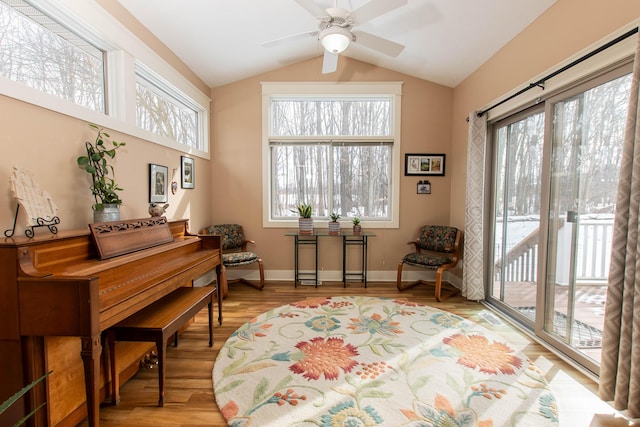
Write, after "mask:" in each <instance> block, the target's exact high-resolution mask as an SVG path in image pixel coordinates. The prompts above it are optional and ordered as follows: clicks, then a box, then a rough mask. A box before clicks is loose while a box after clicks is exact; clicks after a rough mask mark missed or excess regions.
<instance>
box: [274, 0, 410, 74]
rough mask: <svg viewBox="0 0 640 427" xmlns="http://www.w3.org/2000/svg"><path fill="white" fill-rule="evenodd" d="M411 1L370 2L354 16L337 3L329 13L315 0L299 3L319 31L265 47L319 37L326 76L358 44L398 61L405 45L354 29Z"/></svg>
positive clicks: (382, 0) (278, 41) (353, 12)
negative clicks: (341, 57)
mask: <svg viewBox="0 0 640 427" xmlns="http://www.w3.org/2000/svg"><path fill="white" fill-rule="evenodd" d="M407 1H408V0H370V1H369V2H368V3H366V4H364V5H362V6H361V7H359V8H358V9H355V10H354V11H352V12H350V11H348V10H346V9H343V8H340V7H338V2H337V0H336V1H335V2H334V7H330V8H328V9H326V10H324V9H322V8H321V7H320V6H318V5H317V4H315V3H314V1H313V0H295V2H296V3H298V4H299V5H300V6H302V7H303V8H304V9H305V10H306V11H307V12H309V13H310V14H311V15H313V16H314V17H316V18H317V19H318V28H319V29H318V30H315V31H308V32H304V33H300V34H293V35H291V36H287V37H284V38H281V39H277V40H272V41H269V42H266V43H263V44H262V45H263V46H265V47H271V46H276V45H278V44H280V43H284V42H288V41H291V40H295V39H302V38H307V37H317V38H318V40H320V42H321V43H322V46H323V47H324V59H323V61H322V73H324V74H327V73H333V72H334V71H336V68H337V67H338V55H339V54H340V53H342V52H344V50H345V49H346V48H347V47H349V45H350V44H351V43H357V44H359V45H361V46H364V47H366V48H369V49H372V50H375V51H378V52H380V53H383V54H385V55H389V56H392V57H396V56H398V55H400V52H402V50H403V49H404V46H403V45H401V44H398V43H395V42H392V41H391V40H387V39H385V38H382V37H378V36H376V35H373V34H370V33H367V32H365V31H360V30H353V28H354V27H356V26H357V25H360V24H363V23H365V22H367V21H369V20H371V19H373V18H376V17H378V16H380V15H383V14H385V13H387V12H390V11H392V10H394V9H397V8H399V7H400V6H404V5H405V4H407Z"/></svg>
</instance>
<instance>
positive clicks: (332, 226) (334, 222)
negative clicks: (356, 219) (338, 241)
mask: <svg viewBox="0 0 640 427" xmlns="http://www.w3.org/2000/svg"><path fill="white" fill-rule="evenodd" d="M329 216H330V217H331V221H330V222H329V234H340V223H339V222H338V220H339V219H340V215H338V214H337V213H336V212H333V213H332V214H330V215H329Z"/></svg>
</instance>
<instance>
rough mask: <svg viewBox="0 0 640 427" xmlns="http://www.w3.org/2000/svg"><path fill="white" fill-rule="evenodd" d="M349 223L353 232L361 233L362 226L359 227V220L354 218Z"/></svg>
mask: <svg viewBox="0 0 640 427" xmlns="http://www.w3.org/2000/svg"><path fill="white" fill-rule="evenodd" d="M351 222H352V223H353V232H354V233H360V231H362V226H361V225H360V218H358V217H357V216H356V217H354V218H353V219H352V220H351Z"/></svg>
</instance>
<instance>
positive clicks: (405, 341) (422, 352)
mask: <svg viewBox="0 0 640 427" xmlns="http://www.w3.org/2000/svg"><path fill="white" fill-rule="evenodd" d="M213 384H214V392H215V396H216V401H217V404H218V407H219V408H220V410H221V412H222V415H223V416H224V418H225V419H226V420H227V423H228V424H229V425H230V426H238V427H239V426H260V427H265V426H270V427H285V426H309V427H310V426H316V427H317V426H320V427H333V426H341V427H356V426H412V427H417V426H424V427H426V426H460V427H462V426H465V427H466V426H480V427H490V426H536V427H537V426H557V425H558V411H557V406H556V399H555V397H554V395H553V393H552V392H551V390H550V389H549V384H548V383H547V381H546V380H545V378H544V377H543V375H542V373H541V372H540V371H539V370H538V369H537V368H536V366H535V365H534V364H533V363H532V362H531V361H530V360H528V359H527V358H526V356H524V354H522V353H520V352H519V351H515V350H514V349H513V348H512V347H511V346H510V345H509V344H508V343H506V342H504V340H503V339H502V338H501V337H499V336H497V335H496V334H493V333H491V332H490V331H489V330H487V329H485V328H484V327H482V326H480V325H478V324H476V323H474V322H471V321H469V320H465V319H464V318H462V317H459V316H456V315H453V314H451V313H448V312H446V311H442V310H438V309H435V308H432V307H428V306H424V305H420V304H415V303H411V302H408V301H405V300H399V299H388V298H372V297H327V298H322V299H312V300H304V301H300V302H297V303H294V304H289V305H285V306H282V307H279V308H277V309H274V310H270V311H268V312H266V313H263V314H261V315H260V316H258V317H257V318H255V319H253V320H252V321H251V322H248V323H246V324H245V325H243V326H242V327H241V328H239V329H238V330H237V331H236V332H234V333H233V335H231V336H230V337H229V339H228V340H227V342H226V343H225V344H224V346H223V347H222V349H221V350H220V353H219V354H218V357H217V360H216V362H215V365H214V369H213Z"/></svg>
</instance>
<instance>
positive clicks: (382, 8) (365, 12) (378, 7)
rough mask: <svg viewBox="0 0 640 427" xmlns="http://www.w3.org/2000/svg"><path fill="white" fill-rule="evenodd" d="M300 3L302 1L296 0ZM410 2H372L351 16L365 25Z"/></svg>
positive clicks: (390, 0) (377, 0)
mask: <svg viewBox="0 0 640 427" xmlns="http://www.w3.org/2000/svg"><path fill="white" fill-rule="evenodd" d="M296 1H298V3H300V1H302V0H296ZM407 2H408V0H370V1H369V2H368V3H365V4H363V5H362V6H360V7H359V8H357V9H356V10H354V11H353V12H351V13H350V14H349V16H351V19H353V21H354V22H355V23H356V24H363V23H365V22H367V21H369V20H371V19H373V18H376V17H378V16H380V15H383V14H385V13H387V12H391V11H392V10H393V9H397V8H399V7H400V6H404V5H405V4H407Z"/></svg>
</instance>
